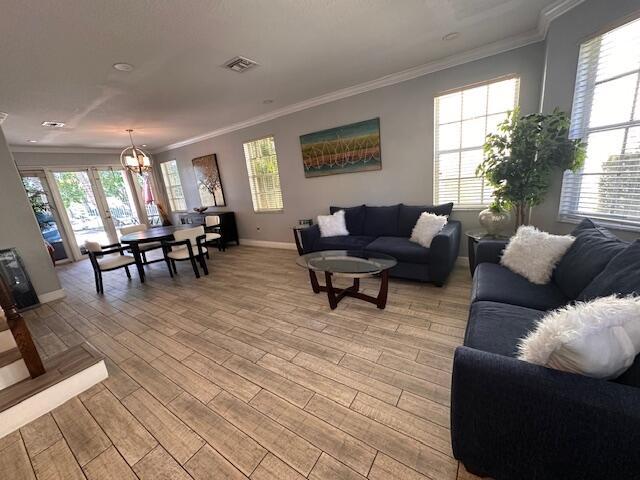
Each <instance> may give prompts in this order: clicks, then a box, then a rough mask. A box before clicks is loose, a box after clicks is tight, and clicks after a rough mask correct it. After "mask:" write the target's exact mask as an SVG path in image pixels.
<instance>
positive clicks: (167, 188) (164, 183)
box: [160, 158, 189, 213]
mask: <svg viewBox="0 0 640 480" xmlns="http://www.w3.org/2000/svg"><path fill="white" fill-rule="evenodd" d="M170 162H174V163H175V164H176V174H177V175H178V180H180V190H182V199H183V200H184V209H174V208H173V205H172V200H173V199H174V198H175V197H172V196H171V188H172V187H173V188H175V187H176V186H175V185H167V179H166V177H165V174H164V169H163V168H162V167H163V165H164V164H165V163H170ZM160 176H161V177H162V187H163V188H164V191H165V194H166V196H167V201H168V203H169V205H168V207H169V209H170V210H171V211H172V212H174V213H184V212H187V211H188V210H189V208H188V206H187V197H186V196H185V194H184V188H183V187H182V177H181V176H180V168H178V159H176V158H172V159H171V160H165V161H164V162H160Z"/></svg>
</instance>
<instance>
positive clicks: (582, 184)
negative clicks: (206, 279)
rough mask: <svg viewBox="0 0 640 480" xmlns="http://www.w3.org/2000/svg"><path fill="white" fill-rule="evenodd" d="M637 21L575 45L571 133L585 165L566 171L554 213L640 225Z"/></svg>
mask: <svg viewBox="0 0 640 480" xmlns="http://www.w3.org/2000/svg"><path fill="white" fill-rule="evenodd" d="M639 85H640V20H635V21H633V22H630V23H627V24H625V25H622V26H621V27H618V28H616V29H614V30H611V31H609V32H607V33H605V34H603V35H599V36H597V37H595V38H593V39H591V40H589V41H587V42H585V43H583V44H582V45H581V46H580V57H579V60H578V70H577V74H576V85H575V92H574V96H573V109H572V115H571V120H572V124H571V132H570V137H571V138H580V139H582V140H583V141H584V142H586V144H587V155H586V160H585V164H584V167H583V168H582V170H581V171H579V172H577V173H572V172H570V171H567V172H565V174H564V178H563V183H562V195H561V198H560V209H559V215H560V218H561V219H564V220H579V219H580V218H582V217H591V218H596V219H599V220H602V221H604V222H606V223H610V224H613V225H616V226H620V227H632V228H633V227H635V228H640V90H639V88H638V86H639Z"/></svg>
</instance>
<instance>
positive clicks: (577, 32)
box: [532, 0, 640, 239]
mask: <svg viewBox="0 0 640 480" xmlns="http://www.w3.org/2000/svg"><path fill="white" fill-rule="evenodd" d="M639 10H640V1H639V0H615V1H603V0H588V1H586V2H584V3H582V4H581V5H579V6H577V7H576V8H574V9H572V10H570V11H569V12H568V13H566V14H564V15H563V16H561V17H559V18H558V19H556V20H554V21H553V22H552V23H551V26H550V28H549V32H548V34H547V40H546V52H545V64H544V69H545V78H544V86H543V93H542V98H541V108H542V111H543V112H550V111H552V110H553V109H554V107H556V106H557V107H560V108H561V109H562V110H565V111H567V112H569V111H571V106H572V103H573V88H574V84H575V80H576V68H577V66H578V53H579V50H580V44H581V43H582V42H584V41H585V40H587V39H589V38H590V37H592V36H593V35H595V34H597V33H599V32H601V31H602V30H606V29H609V28H611V27H613V26H617V24H619V23H620V22H622V21H624V20H625V19H627V17H629V15H632V14H634V12H636V16H637V14H640V11H639ZM561 187H562V176H561V175H560V174H559V175H558V177H557V178H556V181H555V182H554V184H553V187H552V189H551V191H550V192H549V194H548V195H547V198H546V201H545V202H544V203H543V204H542V205H540V206H538V207H537V208H535V209H534V212H533V217H532V220H533V221H532V223H534V224H535V225H536V226H538V227H539V228H541V229H543V230H546V231H549V232H557V233H569V232H570V231H571V230H572V229H573V227H574V225H573V224H570V223H564V222H559V221H558V220H557V218H558V205H559V203H560V191H561ZM615 233H616V234H617V235H619V236H620V237H622V238H626V239H633V238H637V236H638V234H637V233H634V232H623V231H616V232H615Z"/></svg>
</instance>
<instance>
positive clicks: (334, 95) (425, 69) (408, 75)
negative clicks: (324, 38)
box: [152, 29, 544, 154]
mask: <svg viewBox="0 0 640 480" xmlns="http://www.w3.org/2000/svg"><path fill="white" fill-rule="evenodd" d="M543 38H544V37H541V36H540V33H539V32H538V30H537V29H536V30H532V31H530V32H526V33H524V34H521V35H517V36H514V37H510V38H507V39H504V40H499V41H497V42H493V43H490V44H487V45H483V46H482V47H478V48H475V49H473V50H467V51H466V52H462V53H459V54H456V55H451V56H449V57H446V58H443V59H440V60H434V61H433V62H429V63H425V64H423V65H419V66H417V67H412V68H408V69H406V70H402V71H400V72H396V73H392V74H390V75H385V76H384V77H380V78H377V79H375V80H371V81H368V82H364V83H360V84H358V85H353V86H351V87H347V88H342V89H340V90H336V91H334V92H331V93H327V94H324V95H320V96H318V97H313V98H310V99H308V100H303V101H302V102H298V103H293V104H291V105H287V106H286V107H282V108H279V109H277V110H273V111H271V112H269V113H265V114H263V115H258V116H257V117H252V118H250V119H248V120H244V121H242V122H237V123H233V124H231V125H228V126H226V127H222V128H219V129H217V130H213V131H211V132H207V133H205V134H202V135H198V136H197V137H191V138H188V139H186V140H182V141H180V142H175V143H172V144H170V145H166V146H164V147H160V148H157V149H154V150H153V151H152V153H156V154H157V153H161V152H166V151H168V150H173V149H176V148H180V147H185V146H187V145H192V144H194V143H198V142H202V141H203V140H208V139H210V138H214V137H219V136H220V135H224V134H227V133H231V132H235V131H237V130H242V129H243V128H247V127H252V126H254V125H258V124H260V123H264V122H267V121H269V120H274V119H276V118H280V117H283V116H285V115H290V114H292V113H296V112H300V111H302V110H307V109H308V108H312V107H317V106H319V105H324V104H325V103H331V102H335V101H336V100H342V99H343V98H348V97H353V96H355V95H360V94H361V93H366V92H370V91H372V90H377V89H379V88H383V87H388V86H391V85H396V84H398V83H402V82H406V81H408V80H413V79H415V78H418V77H422V76H424V75H428V74H430V73H435V72H439V71H441V70H446V69H447V68H451V67H457V66H458V65H462V64H465V63H469V62H473V61H475V60H481V59H483V58H486V57H490V56H492V55H496V54H498V53H503V52H507V51H509V50H514V49H516V48H520V47H524V46H526V45H529V44H532V43H536V42H539V41H541V40H543Z"/></svg>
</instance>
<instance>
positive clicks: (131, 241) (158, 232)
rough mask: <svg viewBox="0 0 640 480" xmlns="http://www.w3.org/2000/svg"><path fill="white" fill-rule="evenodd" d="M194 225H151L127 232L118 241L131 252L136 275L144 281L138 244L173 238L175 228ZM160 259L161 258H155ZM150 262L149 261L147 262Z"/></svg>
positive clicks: (179, 228)
mask: <svg viewBox="0 0 640 480" xmlns="http://www.w3.org/2000/svg"><path fill="white" fill-rule="evenodd" d="M194 226H195V225H179V226H173V225H172V226H168V227H151V228H148V229H147V230H142V231H139V232H133V233H128V234H126V235H123V236H122V237H120V243H122V244H126V245H127V246H128V247H129V248H130V249H131V253H132V254H133V258H134V259H135V261H136V267H137V269H138V275H139V276H140V281H141V282H142V283H144V279H145V274H144V263H143V261H142V255H141V254H140V245H141V244H143V243H152V242H162V241H163V240H165V241H166V240H169V241H171V240H173V239H174V238H173V234H174V233H175V232H176V231H177V230H184V229H187V228H193V227H194ZM156 261H162V260H156ZM148 263H151V262H148Z"/></svg>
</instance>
